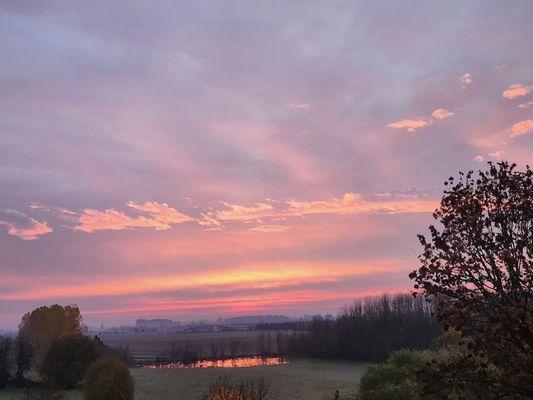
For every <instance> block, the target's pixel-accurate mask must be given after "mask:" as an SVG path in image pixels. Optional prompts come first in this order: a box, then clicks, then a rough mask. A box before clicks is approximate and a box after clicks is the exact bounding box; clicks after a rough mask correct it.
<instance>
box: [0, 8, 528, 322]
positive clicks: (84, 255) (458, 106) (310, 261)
mask: <svg viewBox="0 0 533 400" xmlns="http://www.w3.org/2000/svg"><path fill="white" fill-rule="evenodd" d="M532 16H533V2H531V1H530V0H524V1H518V0H517V1H514V0H512V1H505V2H504V1H485V0H484V1H446V2H437V1H401V2H399V1H373V2H367V1H292V2H286V1H268V2H266V1H265V2H263V1H253V2H250V1H231V2H198V1H191V2H186V1H178V2H176V1H151V2H148V1H144V2H143V1H114V0H106V1H100V0H94V1H91V2H72V1H66V0H65V1H59V0H57V1H53V0H39V1H37V0H35V1H32V0H26V1H19V0H0V188H1V196H0V328H1V327H4V328H10V327H14V326H16V325H17V323H18V321H19V320H20V317H21V315H22V314H23V313H24V312H27V311H30V310H31V309H33V308H34V307H36V306H39V305H43V304H52V303H60V304H66V303H72V302H74V303H77V304H78V305H79V306H80V308H81V310H82V312H83V314H84V316H85V319H86V321H87V322H88V323H90V324H99V323H100V322H104V323H106V324H114V323H117V324H118V323H126V322H130V321H133V320H134V319H136V318H137V317H150V316H154V317H163V316H164V317H169V318H175V319H192V318H199V317H204V316H205V317H212V316H219V315H222V316H228V315H233V314H257V313H284V314H290V315H299V314H303V313H311V312H335V311H336V310H337V308H338V307H339V306H340V305H342V304H344V303H347V302H350V301H351V299H353V298H355V297H358V296H364V295H369V294H376V293H381V292H383V291H398V290H408V289H409V288H410V287H411V283H410V282H409V279H408V278H407V274H408V273H409V271H411V270H412V269H413V268H414V267H416V264H417V260H416V254H417V252H418V251H419V246H418V243H417V240H416V237H415V235H416V233H420V232H425V230H426V227H427V226H428V225H429V224H430V223H431V221H432V218H431V210H433V209H434V208H435V206H436V205H437V203H438V200H439V198H440V193H441V191H442V188H443V186H442V182H443V181H444V179H445V178H447V177H448V176H450V175H456V174H457V171H459V170H468V169H475V168H484V167H485V162H486V161H489V160H493V161H497V160H500V159H506V160H510V161H514V162H516V163H518V164H519V166H523V165H525V164H526V163H528V162H529V163H531V161H532V160H533V23H532Z"/></svg>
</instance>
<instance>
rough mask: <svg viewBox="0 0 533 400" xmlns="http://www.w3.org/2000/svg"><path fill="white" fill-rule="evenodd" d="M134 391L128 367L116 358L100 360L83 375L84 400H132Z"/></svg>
mask: <svg viewBox="0 0 533 400" xmlns="http://www.w3.org/2000/svg"><path fill="white" fill-rule="evenodd" d="M134 391H135V387H134V382H133V378H132V376H131V374H130V370H129V369H128V366H127V365H126V364H124V363H123V362H122V361H120V360H118V359H116V358H101V359H99V360H97V361H95V362H94V363H92V364H91V366H90V367H89V369H88V370H87V374H86V375H85V384H84V392H83V393H84V399H85V400H133V392H134Z"/></svg>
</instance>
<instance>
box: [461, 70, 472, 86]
mask: <svg viewBox="0 0 533 400" xmlns="http://www.w3.org/2000/svg"><path fill="white" fill-rule="evenodd" d="M459 81H460V82H461V83H462V84H463V88H465V87H467V86H468V85H470V84H471V83H472V75H470V73H469V72H466V73H464V74H463V75H461V76H460V77H459Z"/></svg>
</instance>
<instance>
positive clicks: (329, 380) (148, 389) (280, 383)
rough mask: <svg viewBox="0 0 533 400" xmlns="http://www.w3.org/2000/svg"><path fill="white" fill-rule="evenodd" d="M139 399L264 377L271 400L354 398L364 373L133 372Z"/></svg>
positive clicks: (312, 364) (199, 392)
mask: <svg viewBox="0 0 533 400" xmlns="http://www.w3.org/2000/svg"><path fill="white" fill-rule="evenodd" d="M131 371H132V374H133V376H134V378H135V399H138V400H197V399H198V400H201V399H203V398H204V397H205V394H206V393H207V389H208V388H209V385H210V384H211V383H212V382H213V381H215V380H216V379H217V377H219V376H229V377H230V378H231V379H234V380H236V381H239V380H250V379H259V378H265V379H267V380H268V381H269V382H270V395H271V399H272V400H302V399H305V400H326V399H327V400H329V399H332V398H333V395H334V392H335V390H336V389H339V390H340V393H341V398H342V399H343V400H344V399H353V398H354V396H355V393H356V390H357V384H358V382H359V379H360V377H361V376H362V374H363V372H364V371H365V366H364V365H363V364H360V363H353V362H339V361H322V360H310V359H305V360H293V361H291V362H289V363H288V364H285V365H277V366H266V367H251V368H197V369H146V368H134V369H132V370H131ZM65 394H66V395H67V396H66V400H81V399H83V396H82V394H81V392H79V391H68V392H65ZM24 399H25V396H24V394H23V393H22V392H17V391H0V400H24Z"/></svg>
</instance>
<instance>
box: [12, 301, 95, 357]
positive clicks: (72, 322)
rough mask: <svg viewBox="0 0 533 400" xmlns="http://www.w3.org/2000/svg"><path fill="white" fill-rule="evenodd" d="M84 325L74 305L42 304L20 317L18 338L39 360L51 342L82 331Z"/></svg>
mask: <svg viewBox="0 0 533 400" xmlns="http://www.w3.org/2000/svg"><path fill="white" fill-rule="evenodd" d="M84 330H85V326H84V325H83V319H82V317H81V314H80V310H79V308H78V307H77V306H76V305H73V304H71V305H67V306H64V307H63V306H60V305H58V304H54V305H52V306H43V307H39V308H36V309H35V310H33V311H32V312H30V313H27V314H25V315H24V316H23V317H22V321H21V323H20V325H19V336H20V340H21V341H23V342H24V343H25V344H27V345H29V346H31V348H32V350H33V352H34V355H35V356H36V357H37V361H38V362H39V361H40V360H41V359H42V357H44V355H45V354H46V352H47V351H48V348H49V347H50V345H51V344H52V342H53V341H54V340H55V339H57V338H59V337H60V336H61V335H65V334H75V333H77V334H81V333H84Z"/></svg>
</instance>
